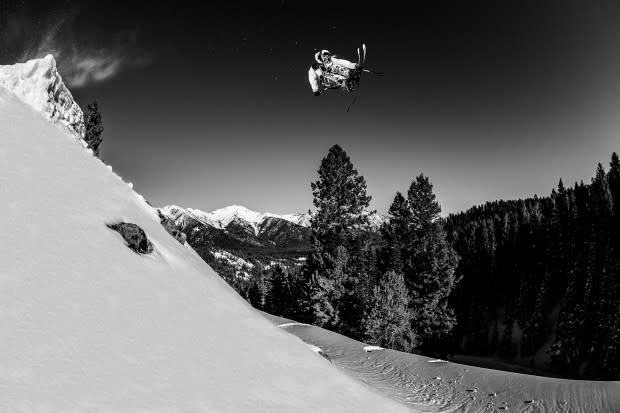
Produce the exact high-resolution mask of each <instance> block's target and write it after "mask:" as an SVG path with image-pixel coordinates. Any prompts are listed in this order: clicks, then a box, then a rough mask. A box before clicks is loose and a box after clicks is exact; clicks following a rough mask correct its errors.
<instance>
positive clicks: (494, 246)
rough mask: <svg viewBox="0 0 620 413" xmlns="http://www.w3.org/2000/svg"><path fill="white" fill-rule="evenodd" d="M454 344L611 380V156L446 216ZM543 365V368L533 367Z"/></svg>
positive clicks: (615, 343)
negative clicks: (452, 268) (591, 168)
mask: <svg viewBox="0 0 620 413" xmlns="http://www.w3.org/2000/svg"><path fill="white" fill-rule="evenodd" d="M445 228H446V230H447V232H448V238H449V240H450V241H451V243H452V244H453V245H454V247H455V249H456V251H457V252H458V254H459V255H460V257H461V260H460V263H459V267H458V273H459V274H462V276H463V279H462V282H460V283H459V285H458V286H457V288H456V290H455V292H454V294H453V296H452V297H451V300H450V302H451V304H452V305H453V308H454V309H455V311H456V316H457V319H458V324H457V327H456V328H455V330H454V336H453V337H454V338H455V339H456V340H455V347H456V348H457V349H458V350H459V351H462V352H466V353H477V354H487V355H501V356H504V357H507V358H510V359H515V360H521V361H526V360H528V359H529V360H530V361H531V362H532V363H533V364H534V363H535V362H536V361H537V360H539V359H541V358H542V360H545V362H546V363H548V365H547V366H546V367H547V368H549V369H551V370H552V371H556V372H559V373H563V374H565V375H570V376H577V377H584V378H615V379H617V378H619V377H620V352H619V351H618V350H619V346H620V317H619V316H620V286H619V284H620V162H619V161H618V156H617V155H616V154H615V153H614V154H613V155H612V160H611V164H610V169H609V171H608V172H605V170H604V168H603V166H602V165H601V164H599V165H598V168H597V170H596V176H595V177H594V178H593V179H592V181H591V183H590V184H589V185H586V184H584V183H583V182H580V183H575V184H574V186H572V187H570V188H566V187H565V186H564V183H563V182H562V181H560V182H559V185H558V187H557V190H553V192H552V193H551V196H550V197H545V198H537V197H534V198H530V199H525V200H517V201H507V202H505V201H498V202H489V203H487V204H485V205H483V206H480V207H476V208H472V209H470V210H468V211H466V212H463V213H460V214H455V215H451V216H450V217H448V219H447V220H446V222H445ZM539 367H545V366H539Z"/></svg>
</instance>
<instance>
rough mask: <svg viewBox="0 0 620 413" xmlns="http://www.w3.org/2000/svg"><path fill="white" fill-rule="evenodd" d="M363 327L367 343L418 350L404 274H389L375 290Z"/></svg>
mask: <svg viewBox="0 0 620 413" xmlns="http://www.w3.org/2000/svg"><path fill="white" fill-rule="evenodd" d="M369 304H370V305H369V306H368V308H367V311H366V313H365V315H364V319H363V322H362V324H363V326H364V333H365V339H366V341H367V342H368V343H370V344H374V345H378V346H382V347H387V348H391V349H394V350H400V351H411V349H412V348H413V347H415V345H416V342H415V336H414V334H413V331H412V330H411V313H410V310H409V293H408V291H407V287H406V286H405V280H404V278H403V276H402V275H401V274H398V273H395V272H394V271H388V272H387V273H386V274H385V275H384V276H383V277H381V278H380V280H379V284H378V285H377V286H375V287H374V289H373V292H372V295H371V298H370V303H369Z"/></svg>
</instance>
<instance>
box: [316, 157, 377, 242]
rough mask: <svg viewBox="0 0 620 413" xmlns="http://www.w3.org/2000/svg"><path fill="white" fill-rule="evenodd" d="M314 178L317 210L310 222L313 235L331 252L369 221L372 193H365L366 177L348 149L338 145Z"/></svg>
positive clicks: (323, 162) (322, 162)
mask: <svg viewBox="0 0 620 413" xmlns="http://www.w3.org/2000/svg"><path fill="white" fill-rule="evenodd" d="M318 174H319V179H318V180H317V181H315V182H312V184H311V187H312V195H313V196H314V201H313V203H314V206H315V207H316V213H315V214H313V215H312V218H311V220H310V225H311V228H312V232H313V235H314V236H315V237H316V239H317V240H318V242H319V243H320V244H321V245H322V247H323V248H324V250H325V251H326V252H328V253H333V251H334V250H335V249H336V247H337V246H338V245H346V244H347V243H348V242H349V240H350V237H351V236H352V235H353V233H354V232H355V231H354V230H355V229H356V228H358V227H359V226H360V225H362V224H366V223H367V222H368V218H367V215H366V214H363V212H364V210H365V209H366V208H368V205H369V204H370V200H371V197H370V196H369V195H367V194H366V180H365V179H364V177H363V176H361V175H359V174H358V172H357V170H356V169H355V168H354V167H353V163H351V159H350V158H349V156H348V155H347V153H346V152H345V151H344V150H343V149H342V148H341V147H340V146H339V145H334V146H332V147H331V148H330V149H329V152H328V154H327V156H326V157H325V158H323V160H322V161H321V166H320V167H319V170H318Z"/></svg>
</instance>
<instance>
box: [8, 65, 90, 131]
mask: <svg viewBox="0 0 620 413" xmlns="http://www.w3.org/2000/svg"><path fill="white" fill-rule="evenodd" d="M0 86H2V87H5V88H6V89H8V90H10V91H11V92H13V93H14V94H15V95H17V97H18V98H20V99H21V100H22V101H24V102H26V103H27V104H29V105H30V106H32V107H33V108H34V109H35V110H37V111H39V112H41V113H43V114H44V115H45V116H46V117H47V118H48V119H50V120H52V121H54V122H59V123H61V124H63V125H65V126H66V127H67V128H69V130H70V131H71V132H72V133H73V134H74V135H75V136H76V137H79V138H83V137H84V130H85V128H84V115H83V114H82V109H80V107H79V106H78V104H77V103H75V101H74V100H73V96H72V95H71V92H69V89H67V87H66V86H65V84H64V83H63V81H62V78H61V77H60V73H58V69H57V68H56V60H55V59H54V57H53V56H52V55H47V56H45V57H44V58H42V59H34V60H29V61H28V62H26V63H18V64H15V65H10V66H0Z"/></svg>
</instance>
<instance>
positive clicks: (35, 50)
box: [0, 9, 151, 88]
mask: <svg viewBox="0 0 620 413" xmlns="http://www.w3.org/2000/svg"><path fill="white" fill-rule="evenodd" d="M79 15H80V10H79V9H71V10H68V11H65V12H64V13H61V14H60V16H57V15H56V16H54V19H53V21H51V22H43V23H37V24H35V23H34V22H33V18H31V17H30V16H28V15H26V14H24V13H14V14H11V15H8V16H6V17H5V18H4V20H6V21H5V24H4V27H0V46H3V47H2V48H7V49H9V50H10V48H11V46H12V45H15V44H20V45H26V46H25V49H22V51H21V52H20V53H19V54H18V58H17V60H18V61H20V62H24V61H27V60H31V59H35V58H41V57H44V56H46V55H48V54H52V55H54V56H55V58H56V60H57V62H58V66H59V69H60V71H61V73H62V74H63V78H64V80H65V82H66V83H67V85H68V86H69V87H72V88H81V87H86V86H89V85H93V84H96V83H100V82H104V81H106V80H109V79H111V78H113V77H115V76H116V75H118V74H119V73H121V72H122V71H123V70H126V69H129V68H132V67H143V66H146V65H148V64H149V63H150V62H151V57H150V56H149V55H148V54H147V53H145V52H144V51H143V50H141V49H140V48H139V47H138V40H139V32H138V31H137V30H133V31H127V30H125V31H120V32H118V33H117V34H116V35H115V36H113V37H112V39H109V38H106V40H105V41H106V44H105V45H102V44H101V42H98V41H95V40H93V39H91V37H93V36H90V35H88V34H85V33H79V34H78V33H76V31H75V27H77V26H78V25H77V24H76V23H77V22H78V21H79ZM0 26H2V25H0ZM33 27H34V28H36V29H35V30H28V29H29V28H33ZM13 47H14V46H13Z"/></svg>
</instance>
